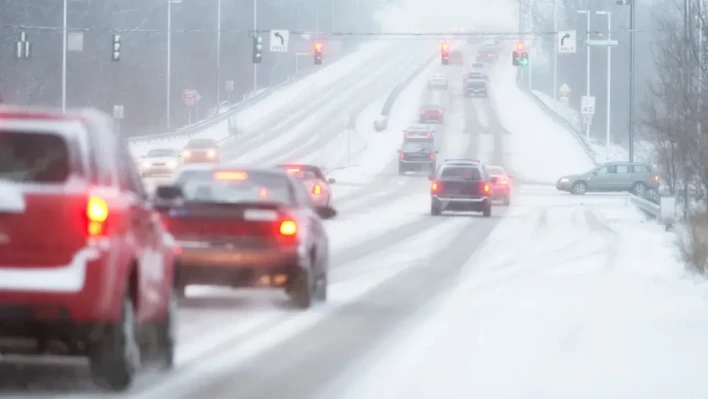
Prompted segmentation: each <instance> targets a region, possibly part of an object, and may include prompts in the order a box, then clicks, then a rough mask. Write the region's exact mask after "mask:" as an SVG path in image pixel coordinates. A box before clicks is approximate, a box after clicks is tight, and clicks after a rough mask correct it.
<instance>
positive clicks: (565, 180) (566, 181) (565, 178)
mask: <svg viewBox="0 0 708 399" xmlns="http://www.w3.org/2000/svg"><path fill="white" fill-rule="evenodd" d="M559 181H560V182H561V183H568V182H569V181H570V180H568V178H567V177H564V178H562V179H560V180H559Z"/></svg>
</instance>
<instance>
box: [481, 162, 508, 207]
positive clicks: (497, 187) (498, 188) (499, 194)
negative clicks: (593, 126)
mask: <svg viewBox="0 0 708 399" xmlns="http://www.w3.org/2000/svg"><path fill="white" fill-rule="evenodd" d="M486 169H487V173H489V176H491V184H492V195H491V198H492V200H495V201H502V202H503V203H504V205H509V203H511V176H509V175H508V174H507V173H506V170H505V169H504V168H503V167H501V166H489V165H488V166H486Z"/></svg>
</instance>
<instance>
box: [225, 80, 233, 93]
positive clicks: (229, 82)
mask: <svg viewBox="0 0 708 399" xmlns="http://www.w3.org/2000/svg"><path fill="white" fill-rule="evenodd" d="M226 91H228V92H232V91H234V81H233V80H227V81H226Z"/></svg>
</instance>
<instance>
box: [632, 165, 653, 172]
mask: <svg viewBox="0 0 708 399" xmlns="http://www.w3.org/2000/svg"><path fill="white" fill-rule="evenodd" d="M632 169H633V172H634V173H651V168H650V167H649V166H647V165H632Z"/></svg>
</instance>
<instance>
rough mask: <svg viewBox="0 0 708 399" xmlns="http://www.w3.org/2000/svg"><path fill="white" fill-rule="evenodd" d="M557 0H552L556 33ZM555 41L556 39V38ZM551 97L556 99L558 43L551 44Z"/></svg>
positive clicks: (555, 30)
mask: <svg viewBox="0 0 708 399" xmlns="http://www.w3.org/2000/svg"><path fill="white" fill-rule="evenodd" d="M558 1H559V0H554V1H553V32H556V33H555V35H556V36H557V35H558ZM556 41H557V39H556ZM551 93H553V99H554V100H558V44H557V43H555V44H554V45H553V90H552V91H551Z"/></svg>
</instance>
